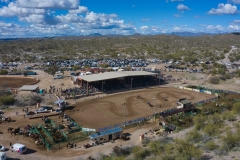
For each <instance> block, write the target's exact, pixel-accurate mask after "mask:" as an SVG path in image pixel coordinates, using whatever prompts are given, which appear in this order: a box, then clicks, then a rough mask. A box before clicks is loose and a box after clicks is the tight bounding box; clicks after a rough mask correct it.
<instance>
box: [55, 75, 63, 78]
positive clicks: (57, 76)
mask: <svg viewBox="0 0 240 160" xmlns="http://www.w3.org/2000/svg"><path fill="white" fill-rule="evenodd" d="M62 78H63V76H62V75H56V76H54V77H53V79H62Z"/></svg>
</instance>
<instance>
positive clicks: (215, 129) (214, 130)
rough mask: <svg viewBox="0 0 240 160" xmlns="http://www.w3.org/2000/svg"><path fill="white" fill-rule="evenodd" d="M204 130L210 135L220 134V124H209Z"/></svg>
mask: <svg viewBox="0 0 240 160" xmlns="http://www.w3.org/2000/svg"><path fill="white" fill-rule="evenodd" d="M203 131H204V132H205V133H206V134H207V135H209V136H218V135H219V134H220V126H218V125H215V124H207V125H206V126H205V127H204V129H203Z"/></svg>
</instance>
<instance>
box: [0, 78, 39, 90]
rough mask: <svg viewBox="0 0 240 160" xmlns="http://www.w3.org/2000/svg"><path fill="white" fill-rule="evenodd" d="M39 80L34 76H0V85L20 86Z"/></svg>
mask: <svg viewBox="0 0 240 160" xmlns="http://www.w3.org/2000/svg"><path fill="white" fill-rule="evenodd" d="M37 82H38V80H37V79H36V78H32V77H20V76H18V77H0V85H4V86H6V87H11V88H20V87H22V86H23V85H31V84H35V83H37Z"/></svg>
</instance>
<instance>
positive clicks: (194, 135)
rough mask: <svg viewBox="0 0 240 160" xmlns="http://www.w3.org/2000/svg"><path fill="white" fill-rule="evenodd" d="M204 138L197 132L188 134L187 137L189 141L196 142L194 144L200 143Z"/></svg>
mask: <svg viewBox="0 0 240 160" xmlns="http://www.w3.org/2000/svg"><path fill="white" fill-rule="evenodd" d="M202 137H203V136H202V135H201V133H199V132H198V131H197V130H193V131H191V132H188V134H187V136H186V138H187V140H189V141H191V142H194V143H198V142H199V141H201V139H202Z"/></svg>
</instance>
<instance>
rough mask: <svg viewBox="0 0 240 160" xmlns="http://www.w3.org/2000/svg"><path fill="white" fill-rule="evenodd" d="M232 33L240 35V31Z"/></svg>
mask: <svg viewBox="0 0 240 160" xmlns="http://www.w3.org/2000/svg"><path fill="white" fill-rule="evenodd" d="M232 34H234V35H238V36H239V35H240V32H233V33H232Z"/></svg>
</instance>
